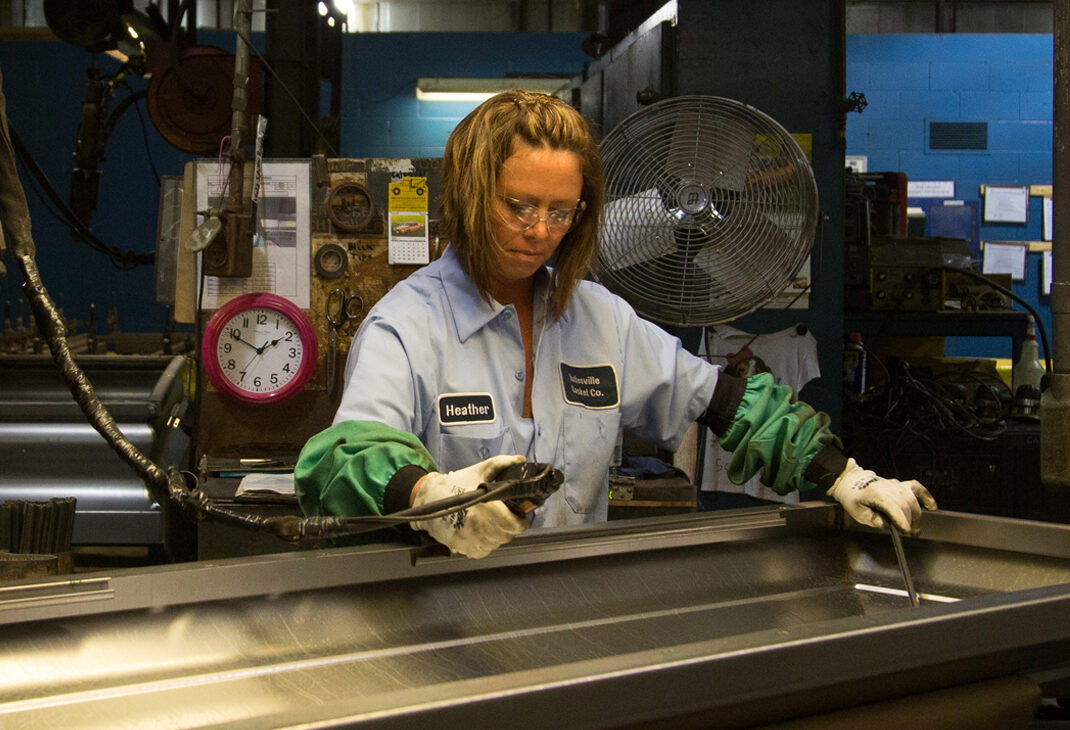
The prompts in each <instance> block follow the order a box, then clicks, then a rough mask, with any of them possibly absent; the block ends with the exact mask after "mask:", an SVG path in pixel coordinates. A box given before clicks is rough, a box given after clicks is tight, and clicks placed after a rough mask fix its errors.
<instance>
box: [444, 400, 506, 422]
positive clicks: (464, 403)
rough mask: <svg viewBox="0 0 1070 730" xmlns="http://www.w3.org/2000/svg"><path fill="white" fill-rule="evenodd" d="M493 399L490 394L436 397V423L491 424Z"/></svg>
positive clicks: (493, 416)
mask: <svg viewBox="0 0 1070 730" xmlns="http://www.w3.org/2000/svg"><path fill="white" fill-rule="evenodd" d="M494 419H495V415H494V399H493V398H492V397H491V395H490V393H443V394H442V395H440V396H439V397H438V422H439V423H441V424H442V425H444V426H448V425H450V424H455V423H492V422H493V421H494Z"/></svg>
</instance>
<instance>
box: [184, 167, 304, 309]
mask: <svg viewBox="0 0 1070 730" xmlns="http://www.w3.org/2000/svg"><path fill="white" fill-rule="evenodd" d="M229 167H230V166H229V165H228V164H226V163H222V164H221V163H218V162H214V161H212V160H199V161H198V162H197V168H196V188H197V211H198V215H197V224H198V225H199V224H200V223H201V221H203V220H204V216H203V215H202V214H201V212H203V211H206V210H207V209H208V208H209V207H212V208H218V207H219V206H220V204H221V200H222V198H223V196H224V195H226V194H227V190H226V188H227V181H228V178H229V174H228V170H229ZM308 180H309V172H308V163H307V162H265V163H264V170H263V179H262V181H261V183H260V200H259V201H258V203H257V206H256V218H257V220H256V233H255V235H254V237H253V274H252V276H250V277H248V278H229V277H217V276H205V277H204V278H203V281H204V296H203V300H202V303H201V308H202V309H204V310H214V309H219V308H220V307H221V306H223V305H224V304H226V303H227V302H228V301H230V300H231V299H233V298H235V297H237V296H241V295H242V294H248V293H252V292H271V293H273V294H278V295H279V296H281V297H285V298H286V299H289V300H290V301H291V302H293V303H294V304H296V305H297V306H298V307H301V308H302V309H308V307H309V306H311V278H310V261H311V250H312V242H311V240H312V239H311V233H310V221H309V193H308ZM200 267H201V257H200V256H199V255H198V256H197V281H198V282H200V281H201V280H202V279H201V276H200Z"/></svg>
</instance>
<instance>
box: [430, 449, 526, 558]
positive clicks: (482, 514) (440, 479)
mask: <svg viewBox="0 0 1070 730" xmlns="http://www.w3.org/2000/svg"><path fill="white" fill-rule="evenodd" d="M523 462H524V457H523V456H521V455H519V454H516V455H512V456H492V457H491V458H489V459H487V460H486V461H481V462H479V463H478V464H473V465H472V466H469V467H465V468H464V469H458V470H457V471H451V472H447V473H446V474H442V473H439V472H437V471H433V472H429V473H428V475H427V476H426V477H424V478H423V480H422V481H421V483H420V488H419V489H417V490H416V494H415V496H414V497H413V500H412V506H413V507H419V506H420V505H423V504H427V503H428V502H435V501H437V500H440V499H445V498H447V497H452V496H454V495H456V494H462V493H464V492H470V491H472V490H473V489H476V488H478V487H479V485H480V484H483V483H485V482H489V481H491V480H492V479H493V478H494V477H495V476H496V475H497V474H498V472H500V471H502V470H503V469H505V468H506V467H510V466H512V465H513V464H522V463H523ZM527 525H528V523H527V520H525V519H522V518H520V517H517V516H516V515H515V514H513V513H512V512H511V511H510V510H509V508H508V507H506V506H505V505H504V504H503V503H502V502H501V500H494V501H492V502H481V503H480V504H477V505H473V506H472V507H469V508H468V509H466V510H463V511H461V512H454V513H453V514H451V515H446V516H445V517H438V518H436V519H433V520H424V521H420V522H413V523H412V527H413V529H416V530H424V531H425V532H427V533H429V534H430V535H431V537H433V538H435V539H436V540H438V541H439V542H440V543H442V544H443V545H445V546H446V547H448V548H449V549H450V551H452V552H455V553H460V554H461V555H467V556H468V557H470V558H485V557H486V556H487V555H490V553H491V551H492V550H494V549H495V548H496V547H498V546H500V545H504V544H505V543H507V542H509V541H510V540H512V539H513V538H514V537H516V536H517V535H519V534H520V533H521V532H523V531H524V528H525V527H527Z"/></svg>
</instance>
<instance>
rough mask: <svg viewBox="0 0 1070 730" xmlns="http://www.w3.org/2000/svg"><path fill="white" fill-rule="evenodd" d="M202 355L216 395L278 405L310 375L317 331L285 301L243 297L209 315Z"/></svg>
mask: <svg viewBox="0 0 1070 730" xmlns="http://www.w3.org/2000/svg"><path fill="white" fill-rule="evenodd" d="M201 357H202V358H203V360H204V371H205V373H206V374H207V375H208V379H209V380H210V381H211V382H212V385H214V386H215V387H216V388H218V389H219V391H220V392H222V393H225V394H226V395H228V396H230V397H232V398H234V399H236V400H238V401H241V402H242V403H245V404H247V405H269V404H274V403H282V402H283V401H286V400H289V399H290V398H292V397H294V396H295V395H297V393H299V392H300V391H301V388H303V387H304V386H305V383H307V382H308V379H309V378H310V377H312V371H313V370H315V368H316V358H317V343H316V332H315V330H314V329H313V328H312V322H310V321H309V319H308V317H307V316H306V315H305V313H304V312H302V311H301V309H300V308H298V307H297V305H295V304H294V303H293V302H291V301H289V300H288V299H283V298H282V297H280V296H276V295H275V294H245V295H242V296H240V297H237V298H235V299H231V300H230V301H229V302H227V303H226V304H224V305H223V306H222V307H221V308H220V309H219V310H218V311H217V312H216V313H215V314H214V315H212V318H211V319H210V320H209V321H208V327H207V328H206V329H205V332H204V340H203V341H202V343H201Z"/></svg>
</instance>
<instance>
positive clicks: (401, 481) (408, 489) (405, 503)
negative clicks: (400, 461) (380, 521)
mask: <svg viewBox="0 0 1070 730" xmlns="http://www.w3.org/2000/svg"><path fill="white" fill-rule="evenodd" d="M425 474H427V470H426V469H423V468H421V467H419V466H416V465H415V464H409V465H408V466H403V467H401V468H400V469H398V470H397V471H396V472H394V476H392V477H390V481H389V482H387V483H386V487H385V488H384V489H383V514H387V515H388V514H390V513H391V512H400V511H401V510H403V509H408V508H409V497H411V496H412V488H413V487H414V486H416V482H418V481H420V479H421V478H422V477H423V476H424V475H425Z"/></svg>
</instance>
